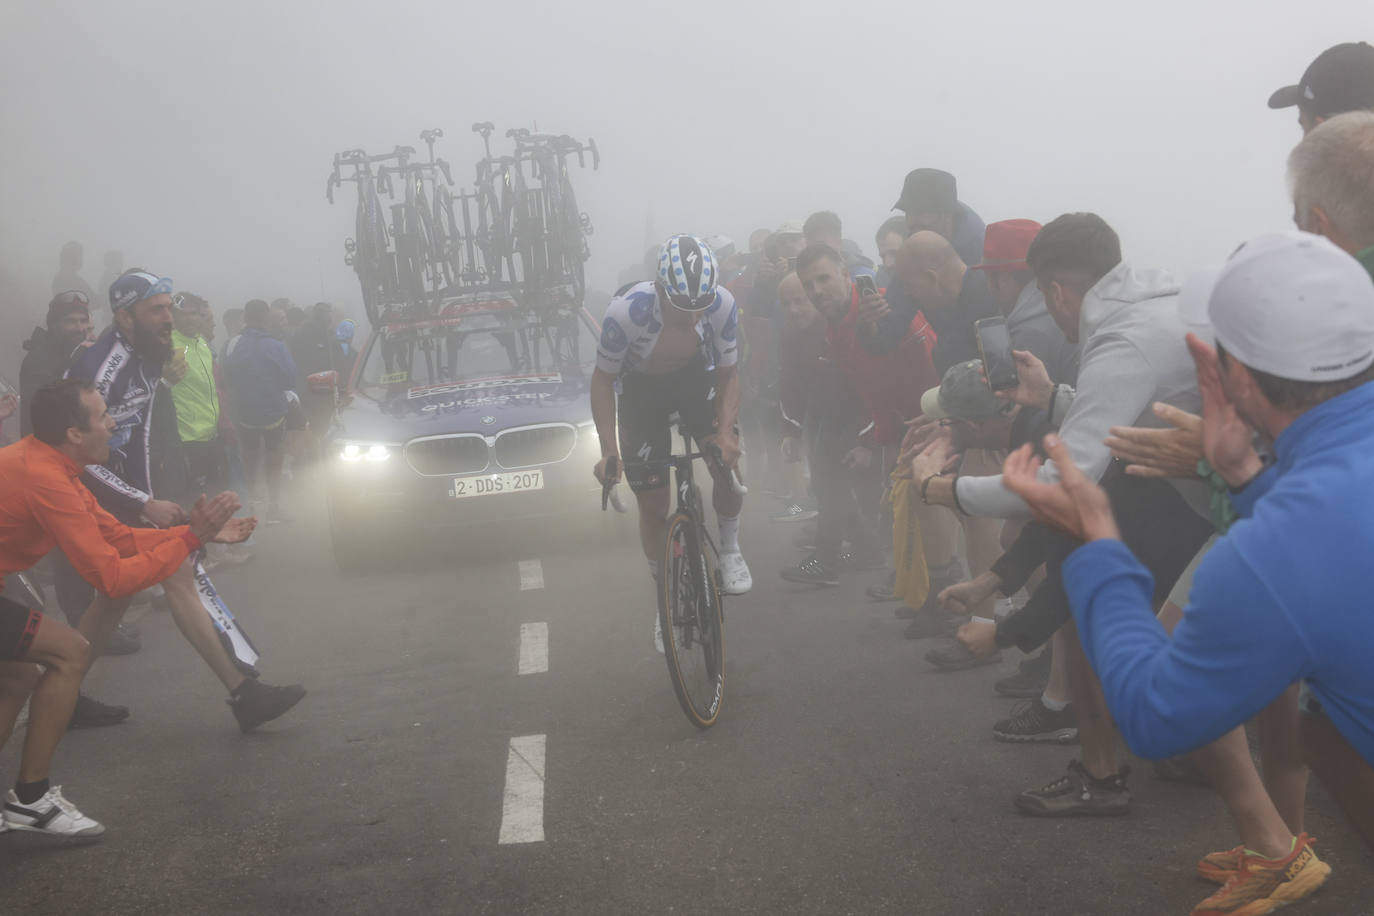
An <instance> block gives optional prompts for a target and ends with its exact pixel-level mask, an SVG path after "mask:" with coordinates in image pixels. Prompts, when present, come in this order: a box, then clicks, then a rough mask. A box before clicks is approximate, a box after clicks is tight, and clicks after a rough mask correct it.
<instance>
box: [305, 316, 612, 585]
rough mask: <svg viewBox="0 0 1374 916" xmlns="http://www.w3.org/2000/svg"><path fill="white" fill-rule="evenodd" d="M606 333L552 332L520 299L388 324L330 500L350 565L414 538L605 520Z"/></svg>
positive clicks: (573, 324)
mask: <svg viewBox="0 0 1374 916" xmlns="http://www.w3.org/2000/svg"><path fill="white" fill-rule="evenodd" d="M596 328H597V323H596V322H595V320H594V319H592V317H591V315H590V314H588V313H587V311H586V309H585V308H579V309H577V310H575V311H572V312H570V313H568V314H566V315H565V316H564V318H563V320H561V321H558V322H556V323H555V324H544V323H541V322H540V321H539V319H538V317H537V316H535V315H533V314H531V313H530V311H529V310H527V309H521V308H520V307H519V306H518V305H517V304H516V303H515V302H514V301H511V300H509V299H501V298H495V299H492V298H480V299H478V300H477V301H467V302H459V303H451V304H449V305H448V306H446V307H445V308H444V310H443V311H442V312H441V313H440V314H439V316H438V317H436V318H429V319H422V320H394V321H389V320H386V318H384V319H383V321H382V323H380V324H379V325H378V326H377V327H376V328H374V330H373V333H372V334H371V336H370V337H369V339H368V340H367V342H366V343H365V344H364V346H363V349H362V351H361V353H360V356H359V359H358V361H357V365H356V367H355V369H354V372H353V378H352V380H351V383H350V385H349V390H350V391H351V398H349V399H347V404H346V406H344V407H342V408H341V409H340V411H339V414H338V418H337V422H336V423H335V424H334V430H333V433H332V436H331V444H330V452H331V454H330V456H329V462H328V463H329V468H328V481H327V500H328V506H329V526H330V534H331V538H332V541H333V547H334V555H335V558H336V560H337V561H338V563H339V565H340V566H342V567H345V568H347V567H353V566H358V565H365V564H367V563H369V562H370V561H375V560H376V559H377V554H378V553H379V552H380V548H381V546H382V545H385V544H387V543H394V542H395V541H396V539H397V538H398V537H401V536H405V535H407V534H410V533H418V534H421V535H424V534H425V533H426V532H427V530H428V531H429V532H430V533H432V532H433V531H434V530H442V529H455V530H456V529H462V528H471V527H476V526H485V525H491V524H495V523H521V522H527V521H531V520H535V519H547V518H549V517H551V516H560V515H564V516H580V517H581V523H583V524H593V523H594V520H595V518H596V515H595V514H594V513H597V514H599V513H600V505H599V500H598V498H597V495H596V493H597V489H598V488H597V484H596V482H595V480H593V479H592V476H591V468H592V465H593V464H594V463H595V462H596V460H597V458H598V457H599V456H600V454H601V453H600V448H599V446H598V443H597V436H596V429H595V428H594V426H593V424H592V416H591V406H590V402H589V399H588V383H589V381H590V378H591V372H592V367H593V365H594V363H595V359H596Z"/></svg>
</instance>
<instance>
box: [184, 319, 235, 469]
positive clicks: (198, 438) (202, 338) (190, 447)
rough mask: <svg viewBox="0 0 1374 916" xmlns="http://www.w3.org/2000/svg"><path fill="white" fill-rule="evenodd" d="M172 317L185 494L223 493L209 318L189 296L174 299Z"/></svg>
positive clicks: (221, 457)
mask: <svg viewBox="0 0 1374 916" xmlns="http://www.w3.org/2000/svg"><path fill="white" fill-rule="evenodd" d="M176 306H177V307H176V309H175V310H174V311H173V313H172V318H173V322H174V328H173V331H172V347H173V349H176V350H180V351H181V353H182V356H183V359H184V360H185V362H186V366H187V371H186V374H185V375H183V376H182V378H181V380H180V381H178V382H176V383H175V384H174V385H173V386H172V402H173V404H174V405H175V407H176V417H177V432H178V433H179V434H180V437H181V447H182V450H183V453H184V454H185V456H186V463H187V466H188V469H189V471H190V482H191V489H190V491H189V492H190V493H191V494H197V493H203V492H209V491H210V490H213V491H215V492H218V491H220V490H222V489H224V487H225V484H226V475H225V469H224V445H223V443H222V442H221V441H220V438H219V419H220V418H219V392H218V391H217V389H216V386H215V368H214V363H215V351H214V350H212V349H211V347H210V339H211V338H212V337H213V336H214V333H215V330H214V329H215V313H214V312H213V311H212V310H211V308H210V303H208V302H206V301H205V300H204V299H202V298H201V297H200V296H197V295H195V294H194V293H183V294H181V295H180V296H178V297H177V301H176Z"/></svg>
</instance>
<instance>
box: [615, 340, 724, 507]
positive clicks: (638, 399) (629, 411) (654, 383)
mask: <svg viewBox="0 0 1374 916" xmlns="http://www.w3.org/2000/svg"><path fill="white" fill-rule="evenodd" d="M674 412H676V413H678V414H679V415H680V416H681V417H682V419H683V420H685V421H686V423H687V429H688V431H689V432H691V434H692V438H693V439H695V440H696V441H697V443H698V445H699V444H700V443H701V441H702V440H703V439H705V438H706V437H707V436H710V435H711V434H713V433H714V432H715V431H716V374H715V372H714V371H713V370H711V369H707V368H706V359H705V358H704V357H702V356H697V357H695V358H694V359H693V360H692V361H691V362H690V363H688V364H687V365H686V366H683V367H682V368H681V369H679V370H677V371H676V372H670V373H668V374H667V375H644V374H643V373H640V372H628V373H626V374H625V375H624V376H622V377H621V379H620V398H619V401H618V406H617V413H618V415H619V423H620V457H621V458H622V459H623V460H624V461H625V465H626V467H625V479H626V481H628V482H629V484H630V489H631V490H633V491H634V492H636V493H639V492H641V491H644V490H656V489H658V488H659V487H666V486H668V468H667V466H666V465H664V466H659V467H636V466H635V465H636V464H639V463H641V462H646V461H662V460H663V459H664V458H667V457H668V456H669V455H671V454H672V453H673V451H672V449H673V441H672V440H673V436H672V432H673V431H672V428H671V426H670V425H669V423H668V418H669V416H671V415H672V414H673V413H674Z"/></svg>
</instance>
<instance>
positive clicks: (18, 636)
mask: <svg viewBox="0 0 1374 916" xmlns="http://www.w3.org/2000/svg"><path fill="white" fill-rule="evenodd" d="M42 620H43V615H42V614H40V613H39V612H38V611H32V610H29V609H28V608H26V607H24V605H22V604H16V603H15V602H13V601H11V600H10V599H8V598H6V597H5V596H4V595H0V662H16V661H19V659H21V658H23V657H24V656H25V655H26V654H28V651H29V646H31V645H33V638H34V637H35V636H37V635H38V624H39V623H41V622H42Z"/></svg>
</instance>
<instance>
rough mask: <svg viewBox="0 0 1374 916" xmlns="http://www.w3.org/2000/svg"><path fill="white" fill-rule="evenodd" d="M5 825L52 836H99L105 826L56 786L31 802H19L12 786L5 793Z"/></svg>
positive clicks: (12, 828) (13, 828) (14, 828)
mask: <svg viewBox="0 0 1374 916" xmlns="http://www.w3.org/2000/svg"><path fill="white" fill-rule="evenodd" d="M5 826H6V827H8V828H9V829H10V830H27V831H29V832H31V833H47V834H50V835H52V836H71V837H97V836H100V835H101V834H102V833H104V832H105V828H104V827H102V826H101V825H100V824H99V823H98V822H96V821H94V820H92V819H90V818H89V817H87V816H86V815H84V814H82V813H81V812H80V811H78V810H76V805H73V804H72V803H71V802H69V801H67V800H66V799H65V798H63V797H62V787H61V786H53V787H52V788H50V789H48V791H47V793H46V794H45V795H44V796H43V797H42V798H40V799H39V800H38V801H36V802H34V803H33V804H31V805H24V804H20V802H19V796H17V795H15V794H14V790H13V789H11V790H10V792H9V794H8V795H6V796H5Z"/></svg>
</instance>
